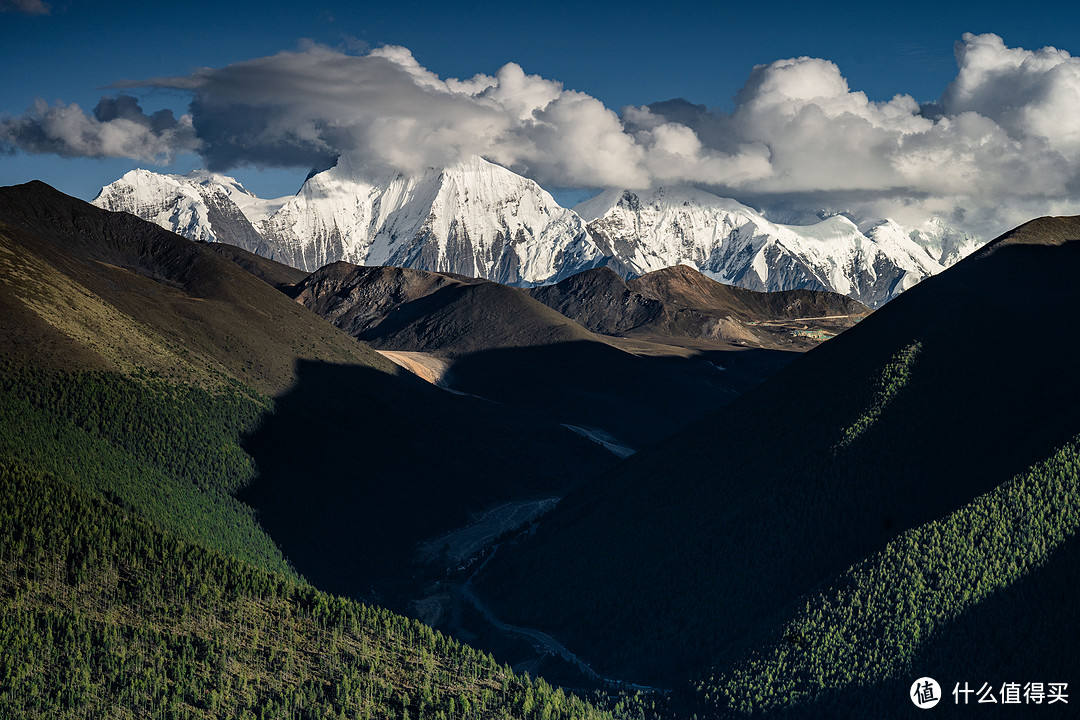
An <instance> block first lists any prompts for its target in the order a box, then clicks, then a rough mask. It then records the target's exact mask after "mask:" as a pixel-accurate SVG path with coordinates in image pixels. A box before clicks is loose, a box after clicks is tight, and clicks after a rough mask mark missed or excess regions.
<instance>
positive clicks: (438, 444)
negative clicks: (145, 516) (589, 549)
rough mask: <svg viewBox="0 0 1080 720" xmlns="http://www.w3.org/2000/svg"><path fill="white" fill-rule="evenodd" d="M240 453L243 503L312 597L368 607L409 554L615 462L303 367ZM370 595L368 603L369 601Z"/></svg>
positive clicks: (497, 414)
mask: <svg viewBox="0 0 1080 720" xmlns="http://www.w3.org/2000/svg"><path fill="white" fill-rule="evenodd" d="M296 373H297V377H298V380H297V382H296V384H295V385H294V386H293V387H292V388H291V389H290V390H289V391H288V392H286V393H285V394H283V395H281V396H279V397H278V398H277V399H276V400H275V403H274V411H273V413H271V414H270V415H268V416H266V417H265V418H264V419H263V421H262V423H261V425H260V426H259V428H258V429H257V430H256V431H255V432H253V433H252V434H251V435H249V436H248V437H247V438H246V439H245V441H244V449H245V450H246V451H247V452H248V453H250V454H251V456H252V457H253V458H254V459H255V461H256V463H257V466H258V470H259V473H258V476H257V478H256V479H255V480H254V481H253V482H252V483H251V484H250V486H249V487H248V488H247V489H246V490H245V491H244V492H243V493H242V495H241V499H242V500H244V501H245V502H247V503H248V504H250V505H251V506H252V507H254V508H256V509H257V510H258V512H259V520H260V523H261V524H262V526H263V527H264V528H266V530H267V531H268V532H269V533H270V534H271V536H272V537H273V538H274V539H275V540H276V541H277V542H278V544H279V545H280V547H281V548H282V550H283V551H284V553H285V554H286V556H287V557H288V558H289V560H290V561H291V562H292V563H293V564H294V565H295V567H296V568H297V570H298V571H299V572H301V573H302V574H303V575H305V576H306V577H307V578H308V579H310V580H311V581H313V582H314V583H315V584H316V585H317V586H318V587H320V588H325V589H326V590H329V591H331V592H336V593H340V594H344V595H350V596H353V597H365V598H371V597H372V594H373V592H375V593H378V592H379V591H380V590H381V589H382V588H385V587H386V583H388V582H390V581H391V580H393V581H395V582H396V581H402V580H403V579H407V577H408V567H409V565H410V562H411V559H412V554H413V551H414V548H415V546H416V544H417V543H419V542H420V541H422V540H425V539H428V538H430V537H432V536H435V535H438V534H440V533H442V532H445V531H448V530H451V529H453V528H456V527H460V526H462V525H464V524H466V522H467V521H468V518H469V514H470V513H471V512H476V511H480V510H484V509H486V508H487V507H490V506H492V505H495V504H498V503H500V502H506V501H509V500H516V499H523V498H534V497H550V496H555V495H561V494H563V493H564V492H565V491H566V490H567V489H568V488H570V487H571V486H573V485H574V484H576V483H578V482H580V481H582V480H584V479H587V478H590V477H591V476H593V475H595V474H597V473H599V472H601V471H603V470H604V469H607V468H609V467H611V466H612V465H613V464H614V462H615V458H614V457H613V456H612V455H610V454H609V453H607V452H606V451H605V450H603V449H602V448H601V447H600V446H599V445H597V444H595V443H593V442H590V441H588V440H586V439H584V438H581V437H579V436H577V435H575V434H573V433H571V432H570V431H568V430H566V429H564V428H561V427H558V426H557V425H553V424H551V423H547V422H544V421H542V420H538V419H536V418H533V417H530V416H529V415H527V414H525V413H522V412H518V411H514V410H513V409H510V408H506V407H503V406H499V405H496V404H493V403H490V402H486V401H484V400H480V399H477V398H470V397H463V396H460V395H453V394H451V393H448V392H446V391H443V390H440V389H437V388H434V387H432V386H431V385H429V384H427V383H425V382H423V381H422V380H419V379H417V378H415V377H413V376H411V375H407V374H402V375H401V376H399V377H390V378H388V377H387V376H386V375H385V374H383V373H380V372H378V371H375V370H372V369H370V368H366V367H361V366H350V365H335V364H330V363H322V362H312V361H301V362H299V363H298V365H297V368H296ZM373 589H374V590H373Z"/></svg>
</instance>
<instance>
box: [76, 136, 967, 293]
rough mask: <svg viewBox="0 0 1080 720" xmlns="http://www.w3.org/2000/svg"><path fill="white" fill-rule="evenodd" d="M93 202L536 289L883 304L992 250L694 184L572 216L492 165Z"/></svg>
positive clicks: (130, 186)
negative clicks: (790, 215)
mask: <svg viewBox="0 0 1080 720" xmlns="http://www.w3.org/2000/svg"><path fill="white" fill-rule="evenodd" d="M94 204H96V205H98V206H99V207H103V208H106V209H109V210H124V211H127V212H131V213H133V214H136V215H139V216H141V217H143V218H146V219H148V220H151V221H153V222H155V223H157V224H158V225H161V226H162V227H165V228H168V229H170V230H173V231H175V232H178V233H180V234H181V235H185V236H186V237H189V238H192V239H196V240H207V241H225V242H229V243H232V244H234V245H239V246H241V247H244V248H246V249H249V250H252V251H254V252H257V253H259V254H260V255H264V256H266V257H269V258H272V259H274V260H278V261H280V262H283V263H286V264H288V265H292V266H294V267H298V268H301V269H304V270H316V269H318V268H319V267H322V266H323V265H326V264H328V263H331V262H334V261H337V260H346V261H348V262H352V263H355V264H358V265H394V266H400V267H409V268H416V269H421V270H434V271H438V272H453V273H459V274H462V275H468V276H473V277H483V278H487V279H490V280H495V281H497V282H501V283H505V284H509V285H521V286H532V285H541V284H546V283H553V282H557V281H559V280H561V279H563V278H566V277H569V276H570V275H574V274H576V273H578V272H581V271H582V270H586V269H588V268H592V267H596V266H598V265H604V264H606V265H608V266H610V267H612V268H613V269H615V270H616V271H617V272H619V273H620V274H622V275H623V276H624V277H631V276H636V275H642V274H644V273H647V272H651V271H653V270H660V269H662V268H666V267H671V266H673V265H677V264H685V265H690V266H692V267H694V268H697V269H698V270H699V271H701V272H702V273H704V274H706V275H708V276H710V277H712V278H714V279H716V280H719V281H721V282H725V283H729V284H733V285H740V286H743V287H746V288H750V289H753V290H788V289H795V288H808V289H817V290H832V291H835V292H839V293H842V294H844V295H848V296H850V297H853V298H855V299H857V300H860V301H862V302H864V303H866V304H867V305H870V306H872V307H876V306H878V305H881V304H882V303H884V302H886V301H888V300H889V299H891V298H893V297H895V296H896V295H897V294H899V293H900V292H903V291H904V290H906V289H907V288H909V287H911V286H912V285H914V284H915V283H917V282H918V281H919V280H922V279H923V278H925V277H927V276H929V275H933V274H935V273H937V272H939V271H941V270H942V269H943V268H944V267H946V266H948V265H951V264H952V263H954V262H956V261H957V260H959V259H960V258H961V257H963V256H964V255H966V254H967V253H968V252H971V251H972V250H974V249H975V248H976V247H977V246H978V244H979V243H978V242H977V241H976V240H975V239H973V238H970V237H968V236H966V235H964V234H962V233H958V232H956V231H954V230H951V229H950V228H948V227H947V226H945V225H944V224H943V223H941V222H939V221H937V220H930V221H928V222H926V223H925V224H923V225H922V226H920V227H917V228H910V227H904V226H901V225H899V224H898V223H896V222H893V221H892V220H881V221H877V222H874V223H869V224H866V225H864V226H863V227H862V229H860V227H859V226H857V225H856V224H855V223H854V222H852V221H851V220H850V219H848V218H846V217H843V216H839V215H837V216H833V217H829V218H826V219H824V220H820V221H817V222H813V223H811V224H805V225H803V224H800V225H786V224H781V223H776V222H772V221H770V220H768V219H766V218H765V217H764V216H763V215H762V214H761V213H759V212H757V211H755V210H753V209H751V208H749V207H747V206H745V205H742V204H740V203H738V202H736V201H735V200H731V199H727V198H721V197H718V196H716V195H712V194H710V193H707V192H704V191H701V190H697V189H693V188H688V187H684V188H659V189H655V190H652V191H649V192H642V193H634V192H630V191H623V190H606V191H604V192H603V193H601V194H600V195H598V196H596V197H595V198H593V199H591V200H588V201H586V202H585V203H582V204H581V205H579V206H577V207H576V208H575V209H574V210H568V209H566V208H563V207H561V206H559V205H558V203H556V202H555V200H554V198H552V197H551V195H550V194H548V193H547V192H546V191H545V190H544V189H543V188H541V187H540V186H539V185H537V184H536V183H535V182H533V181H532V180H529V179H527V178H524V177H521V176H520V175H516V174H514V173H512V172H510V171H509V170H507V169H505V168H503V167H500V166H498V165H495V164H493V163H490V162H487V161H486V160H482V159H480V158H473V159H471V160H467V161H465V162H462V163H459V164H458V165H455V166H453V167H450V168H445V169H430V170H428V171H427V172H425V173H423V174H420V175H414V176H407V175H403V174H392V175H386V176H383V177H375V176H373V175H371V174H370V173H368V172H366V171H365V170H364V169H363V168H361V167H357V166H354V165H353V164H352V163H350V162H349V160H348V158H345V157H343V158H341V159H340V160H339V161H338V163H337V165H335V166H334V167H333V168H330V169H329V170H325V171H323V172H320V173H316V174H313V175H312V176H310V177H309V178H308V179H307V181H306V182H305V183H304V185H303V187H302V188H301V189H300V192H298V193H297V194H296V195H294V196H292V197H286V198H279V199H276V200H261V199H259V198H257V197H255V196H254V195H252V194H251V193H249V192H247V191H246V190H244V188H243V187H242V186H241V185H240V184H239V183H238V182H236V181H235V180H234V179H232V178H229V177H225V176H223V175H214V174H210V173H206V172H195V173H190V174H188V175H158V174H156V173H152V172H148V171H145V170H135V171H132V172H130V173H128V174H126V175H124V177H122V178H121V179H120V180H117V181H116V182H114V183H112V184H111V185H108V186H106V187H105V188H103V189H102V191H101V194H100V195H98V197H97V198H96V199H95V200H94ZM586 223H587V224H586Z"/></svg>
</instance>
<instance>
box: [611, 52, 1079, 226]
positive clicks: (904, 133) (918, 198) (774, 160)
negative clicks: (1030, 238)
mask: <svg viewBox="0 0 1080 720" xmlns="http://www.w3.org/2000/svg"><path fill="white" fill-rule="evenodd" d="M956 60H957V65H958V73H957V77H956V79H955V80H954V81H953V82H952V83H951V84H950V85H949V86H948V88H947V89H946V91H945V93H944V94H943V95H942V97H941V98H940V99H939V100H938V101H937V102H934V103H931V104H927V105H920V104H919V103H917V102H916V101H915V100H914V99H913V98H912V97H910V96H907V95H897V96H896V97H894V98H892V99H891V100H889V101H886V102H873V101H871V100H869V99H868V98H867V97H866V95H865V94H864V93H862V92H858V91H853V90H852V89H851V88H849V87H848V83H847V81H846V80H845V79H844V77H843V75H842V74H841V72H840V69H839V68H838V67H837V66H836V65H835V64H833V63H831V62H829V61H827V60H821V59H817V58H808V57H801V58H792V59H786V60H778V61H776V62H773V63H770V64H768V65H761V66H758V67H755V68H754V69H753V71H752V72H751V73H750V77H749V79H748V80H747V83H746V85H745V86H744V87H743V89H742V90H741V91H740V92H739V94H738V95H737V97H736V105H735V109H734V111H732V112H731V113H718V112H710V111H708V110H706V109H705V108H702V107H697V106H691V105H689V104H688V103H674V104H673V103H662V104H657V105H652V106H648V107H644V108H635V109H633V111H632V112H625V113H624V117H625V119H626V121H627V123H628V125H632V126H636V127H637V128H639V129H640V130H650V129H652V128H655V127H659V126H661V123H663V122H676V123H678V124H680V125H683V126H686V127H689V128H691V129H694V130H695V131H697V134H698V136H699V137H700V138H709V140H707V141H706V143H705V146H706V148H708V147H710V146H711V147H714V148H716V149H718V150H722V151H726V152H728V153H730V152H732V148H733V147H734V145H733V144H734V143H737V142H739V143H745V144H747V147H755V146H757V147H764V148H766V149H767V157H768V161H769V165H770V167H769V171H768V172H767V173H765V174H761V175H757V176H749V177H746V178H744V179H740V178H738V177H737V176H732V175H729V176H727V177H723V176H714V177H713V178H711V179H709V178H697V179H696V180H697V182H699V183H704V184H707V185H709V186H710V187H711V189H714V190H715V191H716V192H719V193H722V194H731V195H735V196H736V197H741V198H753V199H755V200H756V201H757V202H758V204H762V205H766V206H768V205H772V206H777V205H779V206H789V207H795V208H798V207H801V208H803V209H805V208H807V207H811V206H813V205H814V204H817V205H818V206H819V207H820V208H821V209H832V210H856V211H858V210H862V211H863V213H864V214H865V215H868V216H873V215H875V214H876V215H878V216H881V215H892V216H896V215H904V214H909V215H920V214H921V215H922V216H923V217H925V216H926V214H931V213H932V214H937V215H941V216H944V217H946V218H947V219H949V220H950V221H952V222H955V223H956V224H958V225H960V226H962V227H965V228H967V229H969V230H971V231H973V232H977V233H980V234H986V233H990V232H994V231H996V230H999V229H1000V228H1001V227H1002V226H1003V225H1008V224H1010V223H1015V222H1019V221H1021V220H1023V219H1027V218H1028V217H1030V214H1026V213H1032V212H1033V211H1034V212H1035V213H1036V214H1038V212H1044V213H1045V212H1061V211H1070V210H1071V212H1073V213H1075V212H1077V211H1078V210H1080V207H1078V205H1080V197H1077V190H1078V189H1080V163H1078V162H1077V161H1078V160H1080V123H1077V122H1076V118H1077V117H1080V59H1078V58H1074V57H1072V56H1070V55H1069V53H1067V52H1065V51H1063V50H1058V49H1055V48H1043V49H1041V50H1038V51H1028V50H1023V49H1017V48H1009V47H1007V46H1006V45H1005V43H1004V41H1003V40H1002V39H1001V38H1000V37H998V36H996V35H990V34H988V35H971V34H967V35H965V36H964V37H963V39H962V41H960V42H958V43H957V44H956Z"/></svg>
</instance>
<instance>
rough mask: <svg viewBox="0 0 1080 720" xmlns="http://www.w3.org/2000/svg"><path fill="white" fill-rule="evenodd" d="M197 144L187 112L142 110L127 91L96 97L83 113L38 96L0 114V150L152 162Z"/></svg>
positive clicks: (171, 156) (162, 159)
mask: <svg viewBox="0 0 1080 720" xmlns="http://www.w3.org/2000/svg"><path fill="white" fill-rule="evenodd" d="M198 147H199V141H198V139H197V138H196V137H195V129H194V127H192V124H191V116H190V115H182V116H181V117H180V118H179V119H178V118H176V117H174V116H173V112H172V110H159V111H157V112H155V113H153V114H152V115H147V114H146V113H144V112H143V109H142V107H140V106H139V103H138V100H136V99H135V98H133V97H131V96H130V95H123V94H120V95H117V96H115V97H104V98H102V99H101V100H100V101H99V102H98V104H97V106H96V107H95V108H94V112H93V114H92V115H87V114H86V113H85V112H83V109H82V108H81V107H79V106H78V105H76V104H74V103H72V104H70V105H66V104H64V103H62V102H58V103H56V104H55V105H49V104H48V103H46V102H45V101H44V100H38V101H37V102H35V103H34V106H33V107H31V108H30V109H29V110H27V111H26V113H25V114H24V115H22V116H20V117H14V118H13V117H3V118H0V150H4V151H5V152H8V153H11V152H14V151H15V150H16V149H19V150H22V151H23V152H28V153H33V154H41V153H53V154H56V155H60V156H62V157H126V158H133V159H136V160H145V161H148V162H155V163H166V162H169V161H170V160H171V159H172V158H173V157H174V156H175V155H176V154H178V153H183V152H192V151H194V150H196V149H198Z"/></svg>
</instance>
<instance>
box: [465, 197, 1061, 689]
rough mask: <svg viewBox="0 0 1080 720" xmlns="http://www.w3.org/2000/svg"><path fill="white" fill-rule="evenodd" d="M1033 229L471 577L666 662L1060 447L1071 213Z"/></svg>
mask: <svg viewBox="0 0 1080 720" xmlns="http://www.w3.org/2000/svg"><path fill="white" fill-rule="evenodd" d="M1025 228H1026V229H1022V232H1021V231H1018V233H1015V234H1010V235H1009V236H1006V237H1005V238H1003V239H1002V241H1000V242H998V243H993V244H991V246H989V247H988V248H987V249H986V250H984V251H981V252H980V253H977V254H976V255H975V256H973V257H972V258H969V259H967V260H964V261H961V262H960V263H959V264H957V265H956V266H954V267H953V268H950V269H949V270H947V271H945V272H944V273H942V274H940V275H938V276H935V277H934V278H930V279H927V280H926V281H924V282H923V283H921V284H920V285H918V286H916V287H915V288H912V289H911V290H909V291H907V292H906V293H905V294H904V295H902V296H901V297H899V298H897V299H896V300H894V301H893V302H891V303H889V304H888V305H886V306H885V307H883V308H882V309H880V310H878V311H877V312H875V313H874V314H873V315H872V316H870V317H869V318H867V319H866V320H865V321H863V322H861V323H859V324H858V325H857V326H855V327H854V328H852V329H851V330H850V331H848V332H845V333H844V334H842V335H841V336H839V337H837V338H835V339H834V340H831V341H829V342H828V343H825V344H824V345H822V346H820V347H818V348H816V349H814V350H812V351H810V352H809V353H807V354H806V355H804V356H802V357H800V358H799V359H798V360H796V361H795V362H793V363H792V364H791V365H789V366H788V367H786V368H785V369H783V370H781V371H780V372H779V373H777V374H776V375H775V376H773V377H772V378H770V379H769V380H767V381H766V382H765V383H763V384H762V385H760V386H759V387H757V388H755V389H754V390H752V391H750V392H748V393H747V394H746V395H744V396H742V397H740V398H739V399H737V400H735V401H734V402H733V403H731V404H730V405H728V406H727V407H725V408H723V409H721V410H720V411H718V412H717V413H715V414H713V415H711V416H710V417H707V418H705V419H704V420H702V421H700V422H699V423H698V424H696V425H695V426H693V427H691V428H689V429H688V430H686V431H684V432H682V433H680V434H679V435H677V436H675V437H673V438H671V439H670V440H669V441H667V442H665V443H664V444H662V445H661V446H659V447H657V448H655V449H653V450H652V451H650V452H648V453H642V454H639V455H638V456H635V457H634V458H631V459H629V460H627V461H626V463H624V464H623V465H621V466H620V467H619V469H618V470H617V471H616V472H613V473H610V474H608V475H606V476H604V477H603V478H602V479H601V480H600V481H599V482H597V483H594V484H591V485H590V486H588V487H582V488H579V489H578V490H577V491H576V492H574V493H573V494H571V495H568V496H567V497H566V498H565V499H564V500H563V502H562V503H560V505H559V507H558V508H557V509H556V510H555V511H554V512H553V513H552V514H551V515H550V516H549V517H547V518H545V520H544V522H543V523H541V526H540V529H539V531H538V532H537V533H536V534H535V536H534V537H532V538H530V539H529V540H528V541H527V542H526V543H524V544H523V545H522V546H521V547H520V548H519V549H518V550H517V552H515V553H503V554H500V555H499V556H498V557H497V558H495V560H494V561H493V562H492V563H491V564H490V565H489V566H488V567H487V569H486V570H485V573H486V578H483V577H482V578H481V579H480V580H481V582H480V585H479V590H480V591H481V592H482V593H484V594H485V595H486V597H488V598H489V599H491V600H492V601H493V602H495V603H496V610H497V612H499V613H500V616H501V617H504V618H505V619H506V620H507V621H508V622H516V623H520V624H522V625H527V626H530V627H538V628H541V629H544V630H545V631H548V632H553V633H557V637H559V639H560V640H562V641H563V642H565V643H566V644H567V645H568V647H571V648H588V649H589V652H592V653H593V656H592V658H590V661H592V662H595V665H594V666H595V667H598V668H603V669H605V670H609V671H611V672H623V673H627V674H628V675H629V676H631V677H633V678H634V679H638V678H642V679H644V680H646V681H647V680H648V679H650V678H660V679H666V680H669V681H670V680H671V679H672V678H675V677H677V676H678V674H679V673H685V674H684V675H683V677H686V676H687V675H689V674H692V673H694V672H698V671H700V670H701V668H702V666H703V665H708V664H709V663H712V662H713V661H714V660H716V659H717V658H721V660H722V661H728V660H731V659H732V658H733V657H735V656H738V655H740V653H742V652H744V651H745V649H746V648H747V647H753V646H756V644H757V643H759V642H763V640H761V638H762V637H763V635H762V634H763V633H766V630H765V628H774V629H775V623H776V622H777V619H778V618H779V617H782V616H784V613H787V612H789V611H790V610H791V608H792V607H795V606H798V607H802V599H803V598H804V597H805V596H806V594H807V593H810V592H812V591H815V589H816V588H819V587H820V586H821V584H822V583H825V582H827V581H828V580H829V579H830V578H831V577H834V576H835V575H836V574H837V573H842V572H844V571H845V570H846V569H847V568H849V567H851V566H853V565H854V564H856V563H859V562H860V561H861V560H862V559H863V558H865V557H867V556H868V555H869V554H871V553H873V552H876V551H878V550H880V549H881V548H883V547H884V546H885V545H886V544H887V543H888V542H890V541H891V540H893V539H894V538H896V537H898V536H899V535H900V534H901V533H903V532H904V531H906V530H908V529H912V528H916V527H919V526H921V525H922V524H924V523H928V522H931V521H935V520H938V519H940V518H943V517H945V516H947V515H949V514H950V513H953V512H954V511H956V510H958V509H959V508H961V507H963V506H965V505H966V504H968V503H970V502H972V500H973V499H974V498H976V497H979V496H981V495H982V494H984V493H987V492H989V491H991V490H992V489H994V488H996V487H998V486H999V485H1001V484H1002V483H1004V482H1006V481H1008V480H1010V478H1012V477H1014V476H1015V475H1016V474H1018V473H1021V472H1025V471H1026V470H1027V469H1028V468H1030V467H1032V466H1033V465H1034V464H1035V463H1038V462H1040V461H1043V460H1044V459H1046V458H1048V457H1050V456H1052V455H1053V454H1054V452H1055V451H1056V450H1057V449H1058V448H1061V447H1063V446H1065V445H1066V444H1068V443H1070V442H1071V441H1072V440H1073V438H1075V437H1076V436H1077V434H1078V433H1080V380H1078V376H1077V374H1076V373H1075V371H1074V368H1075V366H1076V360H1077V357H1078V356H1080V337H1078V336H1077V335H1076V333H1075V332H1073V330H1072V327H1073V325H1074V322H1073V318H1072V315H1073V308H1074V307H1075V298H1074V294H1075V293H1074V290H1073V289H1072V288H1073V280H1072V279H1073V278H1074V277H1075V276H1076V274H1077V272H1078V271H1080V242H1077V241H1075V240H1073V241H1071V242H1070V241H1068V240H1069V238H1073V239H1080V219H1076V218H1072V219H1060V218H1058V219H1049V220H1044V221H1037V222H1035V223H1031V224H1029V226H1025ZM1047 236H1048V237H1049V238H1050V240H1049V241H1046V242H1041V241H1040V238H1043V237H1047ZM1025 238H1026V239H1025ZM1032 508H1033V509H1032V510H1031V512H1033V513H1036V514H1039V513H1046V514H1052V513H1054V512H1056V510H1055V509H1054V508H1052V507H1040V506H1038V505H1037V504H1033V505H1032ZM1032 542H1037V541H1035V540H1033V541H1032ZM1036 546H1037V545H1036ZM556 578H557V581H556ZM540 588H543V589H544V598H543V601H542V602H541V601H538V600H536V599H535V598H536V597H537V593H538V592H539V590H540ZM671 588H677V589H678V591H677V592H672V591H671ZM957 592H961V590H958V591H957ZM916 634H917V633H916ZM865 641H866V643H867V644H868V645H872V643H874V642H875V641H874V639H873V638H872V637H866V638H865ZM910 644H911V643H909V646H910ZM634 673H636V674H634ZM638 681H640V680H638Z"/></svg>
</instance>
